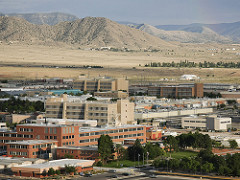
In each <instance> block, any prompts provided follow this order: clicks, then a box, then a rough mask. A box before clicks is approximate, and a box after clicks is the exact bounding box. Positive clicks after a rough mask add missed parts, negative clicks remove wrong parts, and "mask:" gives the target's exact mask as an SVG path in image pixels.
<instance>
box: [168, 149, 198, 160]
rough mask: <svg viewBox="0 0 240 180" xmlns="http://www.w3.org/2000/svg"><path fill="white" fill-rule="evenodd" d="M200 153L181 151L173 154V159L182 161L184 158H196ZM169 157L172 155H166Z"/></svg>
mask: <svg viewBox="0 0 240 180" xmlns="http://www.w3.org/2000/svg"><path fill="white" fill-rule="evenodd" d="M197 154H198V153H197V152H193V151H180V152H173V153H171V157H172V158H176V159H181V158H183V157H190V156H196V155H197ZM166 156H167V157H170V153H169V152H168V153H167V154H166Z"/></svg>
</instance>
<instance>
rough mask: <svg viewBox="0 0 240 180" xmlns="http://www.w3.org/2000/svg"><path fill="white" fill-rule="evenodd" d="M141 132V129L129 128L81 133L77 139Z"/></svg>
mask: <svg viewBox="0 0 240 180" xmlns="http://www.w3.org/2000/svg"><path fill="white" fill-rule="evenodd" d="M142 130H143V127H139V128H130V129H115V130H110V131H100V132H91V133H81V134H79V137H83V136H94V135H101V134H112V133H120V132H132V131H142ZM79 132H81V128H79Z"/></svg>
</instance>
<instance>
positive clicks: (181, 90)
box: [148, 83, 203, 98]
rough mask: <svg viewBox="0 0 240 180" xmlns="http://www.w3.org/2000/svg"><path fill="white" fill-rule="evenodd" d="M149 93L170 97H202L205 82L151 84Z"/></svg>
mask: <svg viewBox="0 0 240 180" xmlns="http://www.w3.org/2000/svg"><path fill="white" fill-rule="evenodd" d="M148 95H149V96H159V97H168V98H192V97H199V98H200V97H203V84H202V83H195V84H194V85H162V86H149V87H148Z"/></svg>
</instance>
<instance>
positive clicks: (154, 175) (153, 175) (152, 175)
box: [149, 174, 157, 178]
mask: <svg viewBox="0 0 240 180" xmlns="http://www.w3.org/2000/svg"><path fill="white" fill-rule="evenodd" d="M149 177H150V178H156V177H157V176H156V174H150V175H149Z"/></svg>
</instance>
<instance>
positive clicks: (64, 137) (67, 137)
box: [63, 135, 74, 139]
mask: <svg viewBox="0 0 240 180" xmlns="http://www.w3.org/2000/svg"><path fill="white" fill-rule="evenodd" d="M73 138H74V135H72V136H71V135H70V136H63V139H73Z"/></svg>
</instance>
